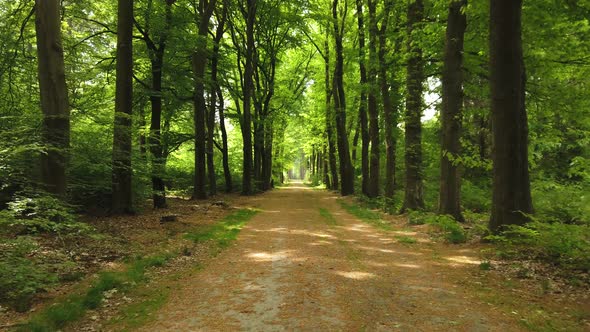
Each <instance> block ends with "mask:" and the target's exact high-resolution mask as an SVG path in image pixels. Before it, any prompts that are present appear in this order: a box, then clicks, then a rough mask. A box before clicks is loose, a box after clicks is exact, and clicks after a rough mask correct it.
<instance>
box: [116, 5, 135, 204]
mask: <svg viewBox="0 0 590 332" xmlns="http://www.w3.org/2000/svg"><path fill="white" fill-rule="evenodd" d="M117 12H118V18H117V22H118V23H117V80H116V91H115V125H114V137H113V179H112V180H113V182H112V193H113V195H112V205H111V211H112V212H113V213H132V212H133V197H132V195H133V190H132V186H131V185H132V183H131V181H132V174H133V169H132V168H131V125H132V122H131V116H132V111H133V0H118V10H117Z"/></svg>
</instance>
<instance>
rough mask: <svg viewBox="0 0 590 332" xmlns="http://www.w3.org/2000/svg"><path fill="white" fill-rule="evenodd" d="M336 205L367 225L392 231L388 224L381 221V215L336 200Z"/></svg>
mask: <svg viewBox="0 0 590 332" xmlns="http://www.w3.org/2000/svg"><path fill="white" fill-rule="evenodd" d="M338 203H339V204H340V206H341V207H342V208H343V209H344V210H346V211H347V212H348V213H350V214H352V215H353V216H355V217H357V218H359V219H361V220H362V221H364V222H366V223H368V224H371V225H374V226H376V227H378V228H381V229H384V230H391V229H392V227H391V225H390V224H388V223H386V222H385V221H383V219H381V213H379V212H376V211H373V210H371V209H368V208H365V207H363V206H360V205H356V204H352V203H351V204H349V203H347V202H345V201H344V200H338Z"/></svg>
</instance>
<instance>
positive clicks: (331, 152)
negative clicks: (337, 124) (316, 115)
mask: <svg viewBox="0 0 590 332" xmlns="http://www.w3.org/2000/svg"><path fill="white" fill-rule="evenodd" d="M326 30H327V29H326ZM328 31H329V30H327V31H326V40H325V41H324V49H325V54H326V55H325V58H324V78H325V82H324V83H325V92H326V135H327V136H328V161H329V164H330V167H329V168H330V177H331V179H330V181H329V182H328V184H327V185H328V189H333V190H338V188H339V187H340V184H339V181H338V167H337V165H336V143H335V142H334V112H333V110H332V89H331V79H330V45H329V42H328V37H329V33H328Z"/></svg>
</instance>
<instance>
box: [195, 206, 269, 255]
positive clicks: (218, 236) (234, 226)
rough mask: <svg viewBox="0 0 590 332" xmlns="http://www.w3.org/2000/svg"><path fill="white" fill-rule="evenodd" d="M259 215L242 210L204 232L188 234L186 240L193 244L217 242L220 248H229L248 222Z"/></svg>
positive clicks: (254, 211)
mask: <svg viewBox="0 0 590 332" xmlns="http://www.w3.org/2000/svg"><path fill="white" fill-rule="evenodd" d="M257 213H258V211H257V210H253V209H241V210H238V211H237V212H234V213H232V214H230V215H228V216H226V217H225V218H223V219H222V220H221V221H220V222H218V223H216V224H215V225H212V226H210V227H208V228H205V229H204V230H200V231H196V232H191V233H187V234H186V235H185V238H186V239H189V240H191V241H193V242H196V243H198V242H206V241H215V243H216V244H217V245H218V246H219V247H220V248H226V247H228V246H229V245H230V244H231V243H232V242H233V241H235V239H236V238H237V236H238V234H239V233H240V230H241V229H242V228H243V227H244V225H245V224H246V222H247V221H248V220H250V219H252V217H254V216H255V215H256V214H257Z"/></svg>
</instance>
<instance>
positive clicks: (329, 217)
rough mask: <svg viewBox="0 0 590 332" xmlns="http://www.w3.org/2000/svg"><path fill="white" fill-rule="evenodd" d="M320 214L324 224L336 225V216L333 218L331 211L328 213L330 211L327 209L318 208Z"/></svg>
mask: <svg viewBox="0 0 590 332" xmlns="http://www.w3.org/2000/svg"><path fill="white" fill-rule="evenodd" d="M320 216H322V218H323V219H324V221H325V222H326V224H328V225H330V226H336V225H338V221H336V218H334V216H333V215H332V213H330V211H328V210H327V209H324V208H320Z"/></svg>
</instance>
